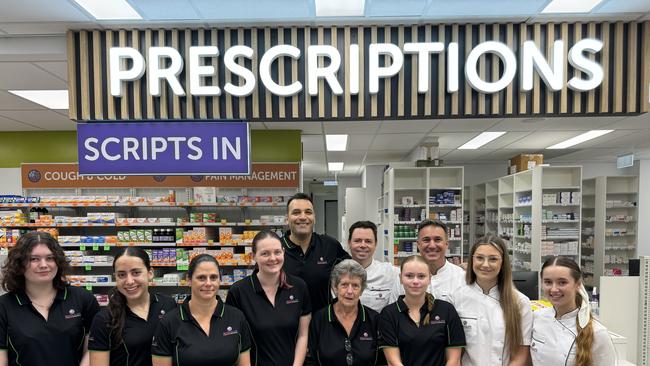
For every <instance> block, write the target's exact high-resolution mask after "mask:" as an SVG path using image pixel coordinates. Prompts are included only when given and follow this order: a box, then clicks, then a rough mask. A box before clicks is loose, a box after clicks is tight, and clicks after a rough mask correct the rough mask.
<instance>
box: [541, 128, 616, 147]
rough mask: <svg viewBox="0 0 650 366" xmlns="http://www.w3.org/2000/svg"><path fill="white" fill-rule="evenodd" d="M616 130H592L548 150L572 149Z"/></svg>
mask: <svg viewBox="0 0 650 366" xmlns="http://www.w3.org/2000/svg"><path fill="white" fill-rule="evenodd" d="M613 131H614V130H591V131H589V132H585V133H583V134H582V135H578V136H576V137H572V138H570V139H568V140H566V141H563V142H560V143H559V144H555V145H553V146H549V147H547V149H566V148H567V147H571V146H573V145H577V144H581V143H583V142H585V141H589V140H591V139H595V138H596V137H600V136H602V135H606V134H608V133H610V132H613Z"/></svg>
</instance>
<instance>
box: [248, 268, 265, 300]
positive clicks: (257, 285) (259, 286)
mask: <svg viewBox="0 0 650 366" xmlns="http://www.w3.org/2000/svg"><path fill="white" fill-rule="evenodd" d="M259 271H260V270H259V269H258V268H255V269H254V270H253V274H252V275H250V276H249V277H250V281H251V284H252V285H253V291H255V292H256V293H258V294H261V293H264V288H263V287H262V284H261V283H260V279H259V278H257V273H258V272H259Z"/></svg>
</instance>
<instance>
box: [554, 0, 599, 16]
mask: <svg viewBox="0 0 650 366" xmlns="http://www.w3.org/2000/svg"><path fill="white" fill-rule="evenodd" d="M601 2H602V0H553V1H551V2H550V3H549V4H548V5H546V7H545V8H544V10H542V13H543V14H556V13H589V12H591V10H593V8H595V7H596V5H598V4H600V3H601Z"/></svg>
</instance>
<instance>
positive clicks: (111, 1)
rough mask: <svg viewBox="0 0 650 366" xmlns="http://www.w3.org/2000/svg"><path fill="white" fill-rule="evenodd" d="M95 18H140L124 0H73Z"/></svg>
mask: <svg viewBox="0 0 650 366" xmlns="http://www.w3.org/2000/svg"><path fill="white" fill-rule="evenodd" d="M74 1H75V2H76V3H77V4H79V5H80V6H81V7H82V8H84V10H86V11H87V12H89V13H90V15H92V16H93V17H95V19H97V20H141V19H142V17H141V16H140V14H138V12H137V11H135V9H133V8H132V7H131V5H129V3H128V2H127V1H126V0H74Z"/></svg>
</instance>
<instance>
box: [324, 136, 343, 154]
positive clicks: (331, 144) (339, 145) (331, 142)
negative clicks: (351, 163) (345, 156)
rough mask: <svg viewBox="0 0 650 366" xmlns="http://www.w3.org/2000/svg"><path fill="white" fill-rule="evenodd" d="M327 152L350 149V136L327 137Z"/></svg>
mask: <svg viewBox="0 0 650 366" xmlns="http://www.w3.org/2000/svg"><path fill="white" fill-rule="evenodd" d="M325 144H326V145H327V151H345V150H347V148H348V135H325Z"/></svg>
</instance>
